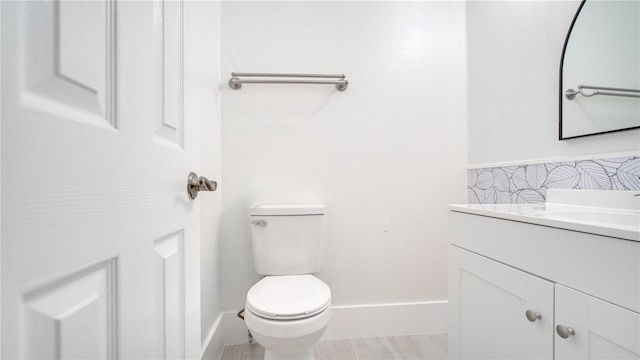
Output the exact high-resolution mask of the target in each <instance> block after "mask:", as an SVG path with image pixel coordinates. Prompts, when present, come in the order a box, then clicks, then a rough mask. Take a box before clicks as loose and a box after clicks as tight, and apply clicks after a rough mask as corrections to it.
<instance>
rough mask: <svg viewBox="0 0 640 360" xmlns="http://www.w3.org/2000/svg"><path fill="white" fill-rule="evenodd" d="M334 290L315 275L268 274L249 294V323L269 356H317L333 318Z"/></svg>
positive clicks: (246, 316)
mask: <svg viewBox="0 0 640 360" xmlns="http://www.w3.org/2000/svg"><path fill="white" fill-rule="evenodd" d="M330 305H331V290H330V289H329V287H328V286H327V285H326V284H325V283H324V282H322V281H321V280H320V279H318V278H316V277H314V276H313V275H309V274H306V275H284V276H267V277H265V278H263V279H262V280H260V281H259V282H258V283H256V284H255V285H254V286H253V287H252V288H251V289H250V290H249V292H248V294H247V301H246V304H245V309H246V311H245V315H244V316H245V323H246V325H247V327H248V328H249V331H250V332H251V334H252V335H253V337H254V338H255V340H256V341H257V342H258V343H259V344H260V345H262V346H263V347H264V348H265V356H264V358H265V360H273V359H313V351H312V347H313V345H314V344H315V343H316V342H317V341H318V340H320V338H321V337H322V335H323V334H324V332H325V330H326V328H327V325H328V324H329V320H330V319H331V308H330Z"/></svg>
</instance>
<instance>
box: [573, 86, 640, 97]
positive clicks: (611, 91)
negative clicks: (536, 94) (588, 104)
mask: <svg viewBox="0 0 640 360" xmlns="http://www.w3.org/2000/svg"><path fill="white" fill-rule="evenodd" d="M584 90H593V92H591V93H587V92H585V91H584ZM564 94H565V96H566V97H567V99H569V100H573V99H574V98H575V97H576V95H578V94H580V95H582V96H584V97H592V96H595V95H606V96H622V97H632V98H640V90H634V89H623V88H613V87H604V86H589V85H578V90H574V89H567V91H566V92H565V93H564Z"/></svg>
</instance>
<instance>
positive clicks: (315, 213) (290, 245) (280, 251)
mask: <svg viewBox="0 0 640 360" xmlns="http://www.w3.org/2000/svg"><path fill="white" fill-rule="evenodd" d="M250 214H251V220H250V221H251V224H250V226H251V244H252V245H253V264H254V266H255V269H256V272H257V273H258V274H261V275H298V274H311V273H315V272H318V271H320V270H321V269H322V253H323V250H324V228H325V226H324V205H322V204H259V205H255V206H253V207H252V208H251V212H250Z"/></svg>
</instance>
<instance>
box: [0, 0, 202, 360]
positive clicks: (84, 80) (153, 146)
mask: <svg viewBox="0 0 640 360" xmlns="http://www.w3.org/2000/svg"><path fill="white" fill-rule="evenodd" d="M0 6H2V11H1V13H2V21H1V24H2V31H1V33H2V47H3V49H2V125H3V132H2V136H3V138H2V154H3V159H2V167H3V172H2V194H3V197H2V217H3V218H2V223H3V225H5V224H6V226H3V227H2V285H3V288H2V315H3V316H2V329H3V331H2V355H3V356H2V357H3V358H61V359H78V358H83V359H85V358H86V359H92V358H105V359H114V358H154V359H155V358H184V357H196V356H197V354H198V353H199V351H200V324H199V310H200V305H199V291H198V289H199V279H200V273H199V255H198V251H199V230H198V228H197V226H198V216H199V208H198V201H197V200H196V201H191V200H189V198H188V197H187V193H186V179H187V175H188V174H189V172H190V171H194V170H195V171H197V167H198V165H199V143H198V135H197V126H196V125H195V124H194V122H195V119H188V118H185V117H184V116H183V105H182V104H183V92H184V91H183V88H184V86H183V74H182V72H183V71H182V62H183V61H182V58H183V52H182V37H183V23H184V22H183V20H182V17H183V9H182V7H183V4H182V2H181V1H156V2H153V1H120V2H115V1H100V0H98V1H37V2H31V1H29V2H20V1H15V2H12V1H3V2H2V3H1V4H0ZM154 64H156V65H155V66H154Z"/></svg>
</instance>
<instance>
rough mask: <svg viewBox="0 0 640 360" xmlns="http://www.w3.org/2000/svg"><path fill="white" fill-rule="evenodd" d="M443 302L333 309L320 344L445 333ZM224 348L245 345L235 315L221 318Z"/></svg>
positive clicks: (241, 326) (241, 325)
mask: <svg viewBox="0 0 640 360" xmlns="http://www.w3.org/2000/svg"><path fill="white" fill-rule="evenodd" d="M447 305H448V302H447V301H446V300H444V301H428V302H416V303H395V304H374V305H353V306H334V307H332V308H331V310H332V315H331V321H330V322H329V327H328V328H327V332H326V333H325V334H324V336H323V337H322V340H340V339H357V338H370V337H378V336H402V335H417V334H433V333H443V332H447V311H448V310H447ZM219 327H221V328H222V329H223V331H224V341H225V344H242V343H246V342H247V327H246V325H245V324H244V322H243V321H242V320H240V319H238V318H237V316H236V313H235V312H226V313H224V314H223V315H222V321H221V326H219Z"/></svg>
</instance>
